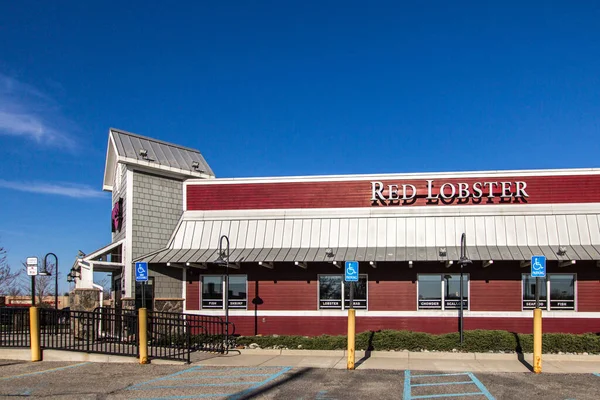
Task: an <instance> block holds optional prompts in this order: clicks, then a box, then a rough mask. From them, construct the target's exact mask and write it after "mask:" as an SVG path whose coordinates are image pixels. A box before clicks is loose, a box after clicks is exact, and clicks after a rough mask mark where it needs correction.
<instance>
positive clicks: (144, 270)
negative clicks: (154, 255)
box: [138, 264, 146, 275]
mask: <svg viewBox="0 0 600 400" xmlns="http://www.w3.org/2000/svg"><path fill="white" fill-rule="evenodd" d="M145 273H146V269H145V268H144V267H143V266H142V265H141V264H140V265H138V274H141V275H143V274H145Z"/></svg>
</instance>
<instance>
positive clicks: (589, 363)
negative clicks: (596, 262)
mask: <svg viewBox="0 0 600 400" xmlns="http://www.w3.org/2000/svg"><path fill="white" fill-rule="evenodd" d="M367 353H368V352H364V351H357V352H356V357H355V368H356V369H387V370H416V371H418V370H421V371H443V372H455V371H456V372H530V371H531V368H532V367H531V365H532V361H533V354H524V355H521V356H520V355H518V354H514V353H513V354H496V353H444V352H408V351H399V352H387V351H373V352H369V353H368V354H367ZM192 362H193V363H194V364H197V365H211V366H232V367H233V366H235V367H239V366H248V367H259V366H271V367H272V366H286V367H301V368H302V367H307V368H335V369H346V365H347V356H346V352H345V351H343V350H334V351H329V350H269V349H265V350H251V349H244V350H234V351H231V352H230V353H229V354H228V355H218V356H217V355H211V354H201V353H197V354H194V356H193V359H192ZM598 372H600V355H587V356H584V355H558V354H545V355H543V356H542V373H571V374H572V373H598Z"/></svg>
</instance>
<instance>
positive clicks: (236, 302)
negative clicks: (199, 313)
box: [202, 275, 248, 310]
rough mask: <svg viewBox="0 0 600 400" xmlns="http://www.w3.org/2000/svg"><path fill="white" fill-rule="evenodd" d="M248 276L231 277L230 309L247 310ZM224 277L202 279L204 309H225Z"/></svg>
mask: <svg viewBox="0 0 600 400" xmlns="http://www.w3.org/2000/svg"><path fill="white" fill-rule="evenodd" d="M247 280H248V278H247V276H246V275H230V276H229V296H228V297H229V299H228V300H229V301H228V303H229V308H230V309H243V310H245V309H246V307H247V304H248V293H247V292H248V291H247V289H246V287H247ZM223 286H224V283H223V276H221V275H217V276H203V277H202V308H203V309H221V310H222V309H223V297H224V295H223V293H224V292H223Z"/></svg>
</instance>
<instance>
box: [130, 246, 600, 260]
mask: <svg viewBox="0 0 600 400" xmlns="http://www.w3.org/2000/svg"><path fill="white" fill-rule="evenodd" d="M331 250H332V251H333V257H328V256H327V254H326V253H327V249H324V248H311V247H304V248H302V247H300V248H238V249H230V251H229V261H230V262H231V263H242V262H253V263H255V262H259V261H263V262H294V261H299V262H324V261H338V262H343V261H346V260H353V261H363V262H367V261H379V262H384V261H385V262H394V261H396V262H399V261H457V260H458V259H459V258H460V249H459V248H455V247H452V248H446V256H442V255H440V249H439V248H438V247H409V248H397V247H391V248H384V247H355V248H334V249H331ZM533 255H543V256H546V258H547V259H548V260H558V261H564V260H597V259H599V258H600V246H567V247H566V252H565V254H564V255H560V256H559V255H558V254H557V251H556V250H555V249H552V248H551V247H550V246H536V247H528V246H494V247H488V246H467V256H468V257H469V258H470V259H471V260H473V261H487V260H508V261H529V260H531V256H533ZM217 258H218V250H217V249H163V250H161V251H159V252H155V253H152V254H149V255H146V256H143V257H140V258H138V259H137V260H134V261H147V262H148V263H152V264H154V263H156V264H161V263H183V264H185V263H211V262H214V261H215V260H216V259H217Z"/></svg>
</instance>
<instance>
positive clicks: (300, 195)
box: [187, 175, 600, 210]
mask: <svg viewBox="0 0 600 400" xmlns="http://www.w3.org/2000/svg"><path fill="white" fill-rule="evenodd" d="M486 181H493V182H502V181H507V182H516V181H523V182H526V184H527V187H526V189H525V190H526V192H527V194H528V195H529V197H527V198H526V199H514V198H513V199H509V200H502V199H501V198H500V195H501V188H496V189H495V190H494V191H493V193H494V194H495V195H496V196H497V197H495V198H494V199H491V200H490V199H488V198H487V197H485V196H486V195H487V187H486V189H485V190H484V197H483V198H482V199H479V200H477V199H473V198H468V199H466V200H463V201H458V200H454V201H449V202H442V201H438V202H434V203H431V202H429V201H428V200H427V199H426V197H427V187H426V185H427V183H426V180H425V179H407V180H397V181H383V182H382V183H383V184H384V185H386V186H387V185H389V184H400V185H402V184H412V185H414V186H415V187H416V188H417V190H418V192H419V195H418V196H417V198H416V201H415V202H414V203H410V204H409V205H414V206H425V205H439V206H443V205H465V204H466V205H469V204H480V205H482V206H483V205H488V204H511V203H513V204H523V203H526V204H556V203H575V202H576V203H591V202H600V175H564V176H537V177H489V178H460V179H444V178H437V179H434V183H433V185H434V187H433V190H432V194H433V195H434V196H435V195H437V194H439V190H440V186H441V185H442V184H443V183H446V182H448V183H452V184H454V185H457V184H458V183H467V184H469V187H472V185H473V184H474V183H475V182H486ZM514 186H515V185H513V192H514ZM471 193H472V191H471ZM574 193H575V194H576V195H575V196H574V195H573V194H574ZM384 194H386V192H384ZM371 197H372V193H371V181H369V180H363V181H341V182H273V183H236V184H205V183H204V184H203V183H198V184H189V185H188V186H187V209H188V210H249V209H289V208H347V207H372V206H374V205H375V206H382V207H385V206H386V205H385V204H382V203H381V202H376V203H375V204H374V203H373V202H372V201H371ZM396 205H400V203H397V204H396ZM387 206H390V207H393V206H394V205H387ZM403 206H406V205H403Z"/></svg>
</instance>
